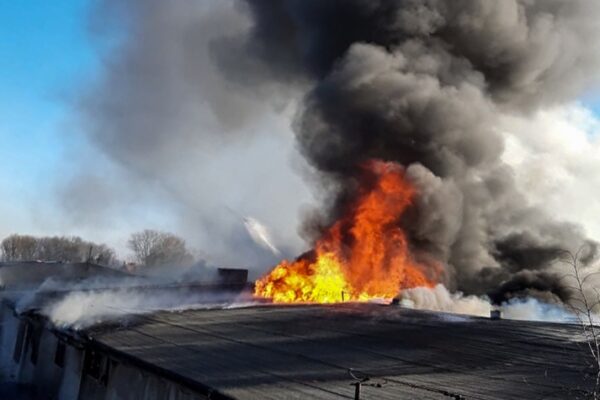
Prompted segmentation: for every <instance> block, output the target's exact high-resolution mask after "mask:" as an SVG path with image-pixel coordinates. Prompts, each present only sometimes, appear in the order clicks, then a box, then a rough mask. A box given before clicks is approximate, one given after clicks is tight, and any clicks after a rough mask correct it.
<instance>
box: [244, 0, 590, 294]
mask: <svg viewBox="0 0 600 400" xmlns="http://www.w3.org/2000/svg"><path fill="white" fill-rule="evenodd" d="M245 5H246V6H247V7H248V10H249V12H250V13H251V15H252V18H253V21H254V24H255V25H254V27H253V29H252V33H251V36H250V37H249V38H247V41H246V43H245V50H246V51H247V52H248V53H249V54H248V55H249V57H252V58H255V59H258V60H260V61H261V62H262V64H261V65H263V68H264V69H265V71H263V74H262V75H263V76H269V77H272V79H277V80H281V81H283V82H309V87H310V90H309V92H308V93H307V94H306V97H305V101H304V103H303V105H302V109H301V111H300V115H299V116H298V120H297V124H296V134H297V140H298V144H299V148H300V150H301V152H302V153H303V154H304V156H305V157H306V158H307V160H308V161H309V162H310V163H311V164H312V165H313V166H314V167H315V168H316V169H317V170H318V171H320V172H321V173H322V176H323V179H324V180H326V181H328V182H330V183H331V182H333V183H334V184H333V185H329V186H330V187H333V188H335V189H332V190H333V191H334V193H332V197H333V198H335V199H336V201H334V202H333V203H332V205H331V207H330V210H329V218H335V216H336V212H337V207H339V205H340V204H341V203H343V202H344V199H347V198H348V196H350V197H351V196H352V187H353V183H354V174H355V171H356V167H357V165H360V164H361V163H362V162H364V161H365V160H368V159H372V158H376V159H382V160H386V161H395V162H397V163H399V164H402V165H404V166H405V167H406V168H407V174H408V176H409V177H410V179H411V180H412V181H413V182H414V184H415V185H416V186H417V188H418V189H419V199H418V202H417V204H415V206H414V207H413V210H412V211H411V213H410V215H409V216H408V217H407V218H405V219H404V220H403V221H401V222H400V223H402V224H403V227H404V229H405V230H406V231H407V232H408V234H409V237H410V241H411V245H412V247H413V248H414V251H415V253H416V254H418V255H419V256H420V257H421V258H423V260H422V261H424V262H426V261H427V260H428V259H435V260H438V261H441V262H443V263H444V264H445V265H446V266H447V276H446V279H447V282H446V283H447V284H448V285H449V286H450V287H451V288H456V289H460V290H463V291H466V292H468V293H486V292H494V293H495V295H496V297H497V298H498V299H502V298H503V297H506V296H510V295H513V294H522V293H524V292H525V293H527V292H530V291H531V290H533V291H534V293H535V294H536V295H540V296H545V295H548V294H550V295H554V296H558V297H563V296H564V290H563V289H562V287H561V285H560V284H558V282H557V278H556V277H555V276H554V275H553V274H552V273H550V272H549V271H548V268H549V265H550V263H551V262H552V261H553V260H554V259H555V258H556V256H557V253H558V250H559V249H560V248H566V249H573V248H576V247H578V246H579V245H580V244H581V243H583V242H584V241H585V240H586V239H585V238H584V237H583V236H582V233H581V230H580V229H579V228H578V227H577V226H574V225H570V224H565V223H562V222H559V221H554V220H553V219H552V218H550V217H549V216H548V215H545V214H544V213H543V212H541V211H540V210H536V209H533V208H531V207H529V206H528V205H527V202H526V200H525V197H524V196H523V195H522V194H520V193H519V192H518V191H517V189H516V185H515V184H514V182H513V178H512V171H511V169H510V167H509V166H507V165H506V164H505V163H503V161H502V160H501V155H502V153H503V139H502V136H501V134H500V133H499V132H498V130H497V126H498V125H497V118H498V115H500V114H510V113H529V112H533V111H535V110H536V109H539V108H540V107H543V106H546V105H550V104H555V103H560V102H563V101H567V100H569V99H572V98H573V97H574V96H577V95H578V94H579V92H580V90H581V89H582V88H583V87H584V86H585V85H586V84H588V83H590V82H589V81H590V80H591V79H590V78H594V79H595V78H596V77H595V76H594V75H595V74H596V71H597V70H599V60H598V57H597V54H600V52H598V51H595V50H598V49H590V48H586V47H585V44H587V43H589V39H590V38H595V37H597V35H598V34H599V33H600V32H599V31H600V24H598V23H597V18H598V17H599V16H600V6H599V5H598V2H594V1H592V0H590V1H558V0H542V1H525V0H523V1H515V0H503V1H488V0H448V1H436V0H429V1H426V0H424V1H422V0H415V1H399V0H398V1H392V0H379V1H377V0H343V1H342V0H340V1H332V0H329V1H323V0H296V1H294V0H289V1H261V0H256V1H251V0H247V1H246V2H245ZM592 257H593V254H590V255H589V256H588V259H591V258H592ZM502 288H512V289H511V290H512V291H511V292H509V291H506V292H502ZM499 291H500V292H499Z"/></svg>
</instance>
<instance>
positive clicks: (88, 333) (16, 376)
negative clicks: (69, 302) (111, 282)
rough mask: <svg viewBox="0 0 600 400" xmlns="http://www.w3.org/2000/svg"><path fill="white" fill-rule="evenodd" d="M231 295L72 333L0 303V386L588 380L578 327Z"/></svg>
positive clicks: (559, 394) (474, 394) (103, 393)
mask: <svg viewBox="0 0 600 400" xmlns="http://www.w3.org/2000/svg"><path fill="white" fill-rule="evenodd" d="M234 275H235V274H234ZM232 283H233V281H232V280H231V279H229V281H228V283H227V284H228V285H230V284H232ZM171 289H172V290H179V289H178V288H171ZM144 290H153V289H152V288H147V289H144ZM163 290H164V289H163ZM194 290H203V289H202V288H201V287H199V286H198V287H196V288H195V289H194ZM231 293H233V291H232V292H231ZM56 295H57V294H56V293H53V294H52V296H56ZM45 296H46V294H41V295H40V297H39V299H37V300H36V301H40V302H42V303H43V302H44V300H45ZM234 297H235V296H233V295H232V297H231V299H230V300H231V305H230V306H225V307H222V306H221V307H218V308H212V307H209V306H207V307H206V308H199V307H196V308H195V309H188V310H180V311H155V312H152V313H146V314H140V315H127V316H124V317H121V318H118V319H116V320H113V321H107V322H104V323H102V324H99V325H94V326H91V327H86V328H82V329H73V328H68V327H56V326H54V325H53V324H52V323H51V322H50V321H49V320H48V319H47V318H46V317H44V316H43V315H42V314H41V313H40V312H38V310H37V309H36V308H35V307H33V308H29V309H28V310H27V311H24V312H23V311H21V312H17V311H16V308H15V303H14V301H12V300H10V299H7V298H5V299H4V301H3V304H2V308H1V313H0V324H1V325H0V373H1V376H2V380H3V381H4V382H9V381H10V382H12V384H10V385H5V386H4V390H8V391H11V393H13V395H14V394H15V393H16V394H18V396H20V397H15V398H23V399H28V398H32V399H33V398H35V399H65V400H70V399H172V400H181V399H186V400H187V399H190V400H191V399H240V400H242V399H261V400H265V399H332V400H333V399H355V398H360V399H383V400H385V399H440V400H441V399H503V400H505V399H534V398H543V399H576V398H585V395H586V391H587V390H589V388H590V385H591V384H592V382H591V380H590V379H587V378H588V376H587V374H588V372H590V371H589V370H588V368H589V359H588V353H586V347H585V345H584V344H583V343H581V342H580V337H581V335H580V328H579V327H578V326H577V325H569V324H556V323H541V322H522V321H508V320H491V319H487V318H476V317H467V316H461V315H451V314H444V313H434V312H426V311H416V310H409V309H405V308H402V307H399V306H397V305H381V304H342V305H332V306H317V305H299V306H279V305H270V304H257V303H247V304H239V303H237V302H236V301H235V299H234ZM0 393H2V389H0Z"/></svg>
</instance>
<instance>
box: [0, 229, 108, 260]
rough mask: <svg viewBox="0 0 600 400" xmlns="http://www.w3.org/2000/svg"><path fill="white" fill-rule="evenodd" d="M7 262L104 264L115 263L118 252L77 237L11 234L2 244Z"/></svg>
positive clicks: (3, 257)
mask: <svg viewBox="0 0 600 400" xmlns="http://www.w3.org/2000/svg"><path fill="white" fill-rule="evenodd" d="M0 249H1V251H2V259H3V260H4V261H32V260H42V261H64V262H84V261H91V262H96V263H98V264H101V265H113V264H115V263H116V256H115V252H114V251H113V250H112V249H111V248H109V247H108V246H106V245H104V244H96V243H93V242H88V241H85V240H83V239H81V238H80V237H78V236H72V237H64V236H62V237H61V236H52V237H34V236H27V235H16V234H15V235H11V236H8V237H7V238H5V239H4V240H3V241H2V242H1V243H0Z"/></svg>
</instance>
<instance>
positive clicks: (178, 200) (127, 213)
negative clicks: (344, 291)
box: [60, 0, 310, 273]
mask: <svg viewBox="0 0 600 400" xmlns="http://www.w3.org/2000/svg"><path fill="white" fill-rule="evenodd" d="M91 18H92V19H91V24H90V25H91V29H92V33H93V35H92V37H93V38H95V39H96V40H97V43H98V44H99V47H100V48H101V49H102V51H101V52H100V54H101V56H102V61H103V63H102V64H103V65H102V68H101V70H100V71H99V74H98V77H97V80H96V81H95V82H94V83H93V84H92V85H88V87H86V88H85V90H83V91H82V93H80V94H79V96H78V97H77V98H76V100H75V107H76V108H77V111H78V116H79V121H78V122H79V126H78V129H79V130H80V131H81V132H83V133H84V134H85V139H86V140H87V141H89V142H90V143H91V144H92V148H93V149H95V151H96V152H97V153H99V155H100V156H99V155H98V154H93V153H92V154H89V155H87V156H86V157H88V158H87V159H86V160H82V162H80V163H78V165H80V166H81V165H86V164H90V163H89V160H90V157H93V158H91V159H93V160H94V163H93V164H95V165H90V167H89V168H85V167H83V168H81V171H80V172H81V173H79V174H76V175H75V177H74V178H73V179H71V180H69V181H68V182H66V184H65V185H64V187H63V188H61V193H60V195H61V197H62V199H63V200H62V201H61V203H62V204H64V205H65V208H67V209H68V210H67V211H68V219H69V220H72V221H73V223H78V224H80V225H82V224H85V223H89V224H90V225H92V226H93V229H95V230H98V229H101V228H104V229H105V230H108V231H110V230H114V228H115V226H119V228H120V229H121V230H125V231H127V230H128V231H129V232H132V231H135V230H140V229H145V228H151V229H163V230H169V231H173V232H176V233H178V234H180V235H182V236H185V237H186V239H187V242H188V243H189V245H190V246H191V247H193V248H196V249H198V251H201V252H203V253H204V254H206V257H207V258H208V261H209V262H211V263H213V264H217V265H229V266H240V267H249V268H251V269H252V268H257V269H258V268H260V269H262V270H264V269H265V268H267V267H268V266H270V265H273V264H274V263H276V262H277V261H278V256H275V255H274V254H273V252H272V251H271V250H269V249H264V248H262V247H261V246H259V245H257V244H256V243H255V241H254V240H253V239H252V237H251V236H250V235H249V234H248V232H247V230H246V228H245V226H244V223H243V221H242V220H241V219H240V218H237V217H236V216H235V215H233V214H231V212H230V211H228V210H229V209H234V210H235V211H236V212H238V213H240V214H243V215H253V216H255V217H256V218H258V219H259V220H261V221H262V222H264V223H265V225H267V226H269V227H271V226H273V227H274V228H272V229H271V230H272V234H273V235H274V236H276V237H277V238H279V239H280V241H281V242H282V243H281V245H280V250H281V252H282V253H283V254H286V255H288V254H289V255H290V256H291V255H293V254H294V253H295V252H296V251H299V250H301V248H298V247H300V246H302V243H301V242H300V241H299V240H298V239H296V236H295V227H296V226H297V225H298V220H297V215H295V213H290V212H289V210H290V209H296V208H298V207H299V205H300V204H302V203H303V202H308V201H310V193H309V192H308V191H307V189H306V187H305V185H304V184H303V182H302V180H301V178H300V177H299V176H298V174H297V173H295V171H294V169H302V168H305V167H304V166H303V165H302V163H303V161H302V160H301V158H300V157H298V156H294V155H293V154H292V152H291V151H290V149H292V148H293V146H292V145H291V143H292V142H293V140H294V139H293V136H292V135H291V134H289V122H288V121H289V116H288V114H290V111H289V110H290V107H291V102H292V101H293V96H292V94H291V89H287V88H286V86H283V85H281V84H279V83H276V82H273V83H270V82H266V81H264V80H263V81H262V83H260V84H258V81H256V82H255V83H256V85H255V84H253V85H252V90H248V88H249V86H248V85H247V83H249V82H244V84H242V83H241V82H237V81H236V80H234V79H229V78H227V77H225V76H224V75H223V74H222V73H221V71H220V67H219V66H218V65H216V64H215V63H214V61H213V56H212V50H211V48H212V47H211V43H212V42H213V41H215V40H216V38H222V40H225V39H226V38H227V37H229V36H231V35H243V34H244V33H245V32H247V31H248V30H249V29H250V26H251V21H250V18H249V17H248V15H246V14H245V13H243V12H242V11H241V10H240V9H239V7H238V6H236V4H235V3H234V2H233V1H219V2H208V1H200V2H189V1H185V0H176V1H171V2H164V1H159V0H150V1H145V0H144V1H132V2H121V1H117V0H102V1H99V2H97V7H96V9H95V10H94V13H93V14H92V16H91ZM256 70H258V69H256ZM294 90H296V89H294ZM257 92H261V93H263V94H264V95H262V96H257ZM267 93H268V94H269V95H266V94H267ZM274 93H280V95H277V96H276V95H274ZM265 155H268V156H265ZM76 156H77V155H74V157H76ZM294 157H296V158H295V159H294ZM99 159H106V160H108V161H107V162H108V163H111V164H112V167H111V168H105V167H102V168H98V165H97V163H98V160H99ZM99 169H101V170H102V173H101V174H100V173H98V170H99ZM107 171H110V173H108V172H107ZM131 220H135V221H136V225H132V224H131V225H129V227H127V226H124V225H126V224H127V223H130V222H129V221H131ZM123 221H127V222H126V223H124V222H123ZM284 227H285V228H286V229H287V230H284V229H283V228H284ZM123 236H124V238H123V239H121V240H122V242H126V233H125V234H123ZM232 249H235V251H232ZM260 272H261V271H258V272H257V273H260Z"/></svg>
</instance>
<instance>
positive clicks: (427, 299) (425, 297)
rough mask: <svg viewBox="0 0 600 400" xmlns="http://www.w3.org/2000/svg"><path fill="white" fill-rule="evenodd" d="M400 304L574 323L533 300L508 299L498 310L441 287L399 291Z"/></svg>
mask: <svg viewBox="0 0 600 400" xmlns="http://www.w3.org/2000/svg"><path fill="white" fill-rule="evenodd" d="M400 301H401V304H402V305H403V306H405V307H409V308H415V309H420V310H431V311H441V312H447V313H453V314H466V315H474V316H479V317H489V316H490V311H492V310H494V309H499V310H500V311H501V312H502V317H503V318H506V319H516V320H525V321H549V322H574V321H575V320H576V317H575V315H573V314H572V313H570V312H569V311H568V310H566V309H565V308H563V307H561V306H560V305H556V304H547V303H542V302H540V301H538V300H536V299H534V298H527V299H512V300H510V301H509V302H507V303H503V304H502V305H500V306H499V307H496V306H494V305H492V304H491V302H490V300H489V299H488V298H487V297H478V296H465V295H463V294H462V293H460V292H459V293H450V292H449V291H448V289H446V287H445V286H444V285H441V284H438V285H437V286H435V287H434V288H426V287H417V288H412V289H406V290H403V291H402V294H401V297H400Z"/></svg>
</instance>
